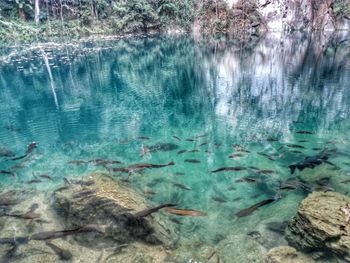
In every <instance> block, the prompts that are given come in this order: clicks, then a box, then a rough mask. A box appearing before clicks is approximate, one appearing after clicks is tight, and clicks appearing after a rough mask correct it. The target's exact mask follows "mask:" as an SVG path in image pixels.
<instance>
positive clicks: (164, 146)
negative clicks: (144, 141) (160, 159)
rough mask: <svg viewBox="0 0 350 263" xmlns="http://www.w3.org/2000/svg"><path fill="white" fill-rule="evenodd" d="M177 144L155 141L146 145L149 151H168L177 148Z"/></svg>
mask: <svg viewBox="0 0 350 263" xmlns="http://www.w3.org/2000/svg"><path fill="white" fill-rule="evenodd" d="M178 148H179V146H178V145H176V144H173V143H156V144H155V145H152V146H150V147H148V149H149V151H150V152H168V151H173V150H176V149H178Z"/></svg>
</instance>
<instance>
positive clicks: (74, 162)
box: [68, 160, 87, 165]
mask: <svg viewBox="0 0 350 263" xmlns="http://www.w3.org/2000/svg"><path fill="white" fill-rule="evenodd" d="M68 163H69V164H75V165H81V164H84V163H87V162H86V161H84V160H72V161H69V162H68Z"/></svg>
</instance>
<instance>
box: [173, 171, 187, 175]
mask: <svg viewBox="0 0 350 263" xmlns="http://www.w3.org/2000/svg"><path fill="white" fill-rule="evenodd" d="M174 174H175V175H185V173H182V172H176V173H174Z"/></svg>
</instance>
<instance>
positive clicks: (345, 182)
mask: <svg viewBox="0 0 350 263" xmlns="http://www.w3.org/2000/svg"><path fill="white" fill-rule="evenodd" d="M340 183H342V184H348V183H350V179H347V180H344V181H340Z"/></svg>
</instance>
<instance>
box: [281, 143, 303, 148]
mask: <svg viewBox="0 0 350 263" xmlns="http://www.w3.org/2000/svg"><path fill="white" fill-rule="evenodd" d="M286 146H287V147H289V148H298V149H305V147H304V146H302V145H299V144H291V143H288V144H286Z"/></svg>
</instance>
